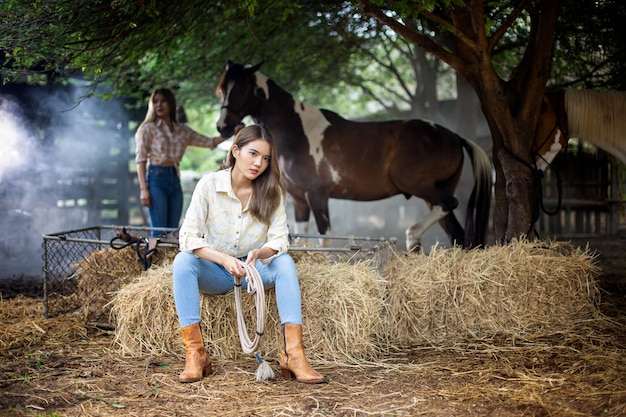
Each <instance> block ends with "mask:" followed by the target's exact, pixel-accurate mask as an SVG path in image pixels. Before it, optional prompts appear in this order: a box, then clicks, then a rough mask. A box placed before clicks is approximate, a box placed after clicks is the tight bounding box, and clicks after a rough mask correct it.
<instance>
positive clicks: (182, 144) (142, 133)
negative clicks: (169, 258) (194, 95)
mask: <svg viewBox="0 0 626 417" xmlns="http://www.w3.org/2000/svg"><path fill="white" fill-rule="evenodd" d="M224 140H226V138H222V137H220V136H217V137H214V138H209V137H207V136H204V135H202V134H200V133H197V132H195V131H194V130H193V129H191V128H190V127H188V126H187V125H184V124H182V123H178V120H177V118H176V98H175V97H174V93H172V91H171V90H169V89H167V88H158V89H156V90H155V91H154V92H153V93H152V95H151V96H150V101H149V102H148V112H147V113H146V117H145V119H144V121H143V123H141V125H140V126H139V128H138V129H137V132H136V133H135V141H136V155H135V161H136V162H137V178H138V180H139V187H140V199H141V204H142V205H143V206H146V207H148V212H149V214H150V224H151V226H152V227H154V228H163V227H168V228H177V227H178V223H179V221H180V217H181V214H182V211H183V190H182V187H181V184H180V176H179V175H180V172H179V169H178V165H179V164H180V160H181V159H182V158H183V155H184V154H185V150H186V149H187V146H201V147H205V148H211V149H215V147H216V146H217V145H219V144H220V143H221V142H223V141H224ZM148 163H149V164H148ZM161 233H162V232H159V231H152V236H153V237H154V236H157V235H160V234H161Z"/></svg>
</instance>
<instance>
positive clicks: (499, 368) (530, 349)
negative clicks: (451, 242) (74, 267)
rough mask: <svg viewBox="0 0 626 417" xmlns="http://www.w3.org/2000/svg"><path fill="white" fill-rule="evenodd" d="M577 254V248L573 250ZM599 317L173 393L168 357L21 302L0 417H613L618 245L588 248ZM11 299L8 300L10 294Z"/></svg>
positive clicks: (223, 375) (7, 324) (624, 301)
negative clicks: (545, 331)
mask: <svg viewBox="0 0 626 417" xmlns="http://www.w3.org/2000/svg"><path fill="white" fill-rule="evenodd" d="M575 243H577V244H582V245H583V246H584V244H585V242H575ZM590 247H591V248H592V249H594V250H595V251H597V252H598V262H599V266H600V268H601V271H602V272H601V275H600V276H599V278H598V280H599V283H600V287H601V288H602V289H603V290H604V292H603V295H602V302H601V306H600V308H601V310H602V311H603V313H604V314H606V316H608V317H609V318H610V320H607V321H606V322H605V323H603V324H602V325H599V324H596V323H590V324H589V325H587V326H582V327H581V329H580V332H577V333H575V334H567V335H565V334H558V335H554V336H553V337H550V338H545V339H543V340H531V341H528V340H501V341H493V342H492V343H490V344H474V345H471V344H467V345H464V346H457V347H454V348H446V349H441V348H432V347H424V346H415V347H414V348H413V349H411V350H409V351H402V352H398V353H397V354H396V355H393V356H390V357H387V358H385V360H384V361H380V362H378V363H363V364H361V365H359V366H345V365H341V364H332V363H321V364H320V363H314V364H313V365H314V366H315V368H316V369H317V370H318V371H320V372H321V373H323V374H324V375H325V376H326V378H327V380H328V382H327V383H325V384H320V385H305V384H300V383H297V382H295V381H290V380H286V379H284V378H283V377H282V376H280V374H279V372H280V370H279V367H278V363H277V362H276V361H269V362H270V364H271V366H272V367H273V369H274V371H275V372H276V373H277V379H275V380H272V381H269V382H257V381H256V380H255V377H254V370H255V369H256V366H257V363H256V362H254V361H250V360H247V361H239V362H232V361H228V362H221V361H218V362H216V363H214V371H213V374H212V375H211V376H210V377H208V378H205V379H204V380H202V381H201V382H197V383H193V384H180V383H178V382H177V375H178V373H179V372H180V371H181V370H182V366H183V363H182V361H181V360H180V359H178V358H174V357H142V358H132V357H128V356H124V355H122V354H120V353H119V351H118V350H117V349H116V347H115V346H114V345H113V344H112V341H113V333H112V331H110V330H104V329H101V328H97V327H91V326H86V325H85V323H81V322H80V321H79V320H77V318H75V317H73V316H72V315H64V316H59V317H55V318H52V319H44V318H42V312H43V307H42V299H41V297H39V296H37V294H32V293H30V294H29V293H28V291H23V292H24V293H26V295H28V296H25V295H19V296H17V297H14V298H13V297H12V298H10V299H7V298H6V297H7V294H8V293H9V292H10V291H8V290H7V289H6V288H5V289H2V288H0V289H2V290H3V293H4V294H5V295H4V297H5V298H4V299H3V300H2V301H1V302H0V319H1V322H2V326H3V328H4V329H2V331H1V332H0V415H1V416H199V415H203V416H418V415H427V416H624V415H626V337H625V334H624V330H623V329H624V327H623V326H624V325H626V259H625V257H624V255H625V254H626V238H621V239H615V240H602V239H598V240H593V241H591V242H590ZM12 295H15V294H12Z"/></svg>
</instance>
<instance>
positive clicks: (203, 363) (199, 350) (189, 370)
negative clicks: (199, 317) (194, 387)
mask: <svg viewBox="0 0 626 417" xmlns="http://www.w3.org/2000/svg"><path fill="white" fill-rule="evenodd" d="M180 334H181V336H182V338H183V344H184V345H185V370H183V373H182V374H180V375H179V376H178V380H179V381H180V382H196V381H199V380H201V379H202V377H203V376H207V375H209V374H210V373H211V371H212V365H211V358H209V354H208V353H207V351H206V349H205V348H204V344H203V343H202V332H201V331H200V324H199V323H196V324H192V325H190V326H185V327H181V328H180Z"/></svg>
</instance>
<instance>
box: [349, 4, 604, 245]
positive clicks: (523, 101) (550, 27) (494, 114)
mask: <svg viewBox="0 0 626 417" xmlns="http://www.w3.org/2000/svg"><path fill="white" fill-rule="evenodd" d="M357 3H358V4H359V6H360V7H361V9H362V10H363V13H365V14H366V15H369V16H372V17H375V18H376V19H377V20H379V21H380V22H382V23H384V24H385V25H387V26H388V27H389V28H391V29H392V30H394V31H395V32H396V33H398V35H399V36H401V37H403V38H404V39H406V40H407V41H410V42H412V43H414V44H415V45H417V46H419V47H421V48H423V49H424V50H426V51H428V52H430V53H432V54H434V55H435V56H437V57H438V58H440V59H441V60H442V61H444V62H446V63H447V64H448V65H450V66H451V67H452V68H454V69H455V70H456V71H457V72H458V73H459V74H460V75H461V76H462V77H463V78H464V79H465V80H467V82H468V83H469V84H470V85H471V86H472V88H473V89H474V91H475V92H476V94H477V95H478V97H479V99H480V102H481V106H482V109H483V113H484V115H485V117H486V119H487V123H488V125H489V128H490V131H491V134H492V140H493V161H494V166H495V169H496V186H495V200H496V214H495V220H494V233H495V238H496V241H499V242H504V241H507V240H509V239H511V238H515V237H519V236H521V235H524V234H532V213H531V201H532V198H533V196H532V190H533V182H534V181H535V178H534V176H533V171H532V170H531V169H529V167H532V164H533V160H532V155H531V146H532V138H533V137H534V129H535V126H536V125H537V120H538V117H539V110H540V107H541V102H542V99H543V96H544V93H545V89H546V85H547V83H548V80H549V78H550V68H551V63H552V61H551V59H552V56H553V49H552V47H553V43H554V42H553V41H554V38H555V31H556V27H557V19H558V16H559V12H560V10H561V9H560V2H559V1H558V0H546V1H520V2H488V3H484V2H483V1H480V0H468V1H465V2H461V1H449V2H414V1H391V2H384V6H383V2H381V1H375V0H374V1H370V0H358V1H357ZM587 3H589V2H587ZM596 4H597V2H596ZM570 10H571V9H570ZM512 42H516V43H517V44H518V46H520V47H523V48H521V49H518V50H519V51H520V55H519V59H517V60H516V61H515V64H514V65H513V66H512V68H509V67H508V66H505V67H500V66H498V61H497V60H495V59H494V56H495V55H496V52H497V51H498V48H499V47H502V45H505V46H507V47H509V46H510V45H511V43H512ZM509 56H510V55H509Z"/></svg>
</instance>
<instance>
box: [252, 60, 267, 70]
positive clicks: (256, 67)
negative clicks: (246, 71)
mask: <svg viewBox="0 0 626 417" xmlns="http://www.w3.org/2000/svg"><path fill="white" fill-rule="evenodd" d="M263 62H264V61H261V62H259V63H258V64H256V65H255V66H253V67H250V71H251V72H257V71H258V70H259V68H261V65H263Z"/></svg>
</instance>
